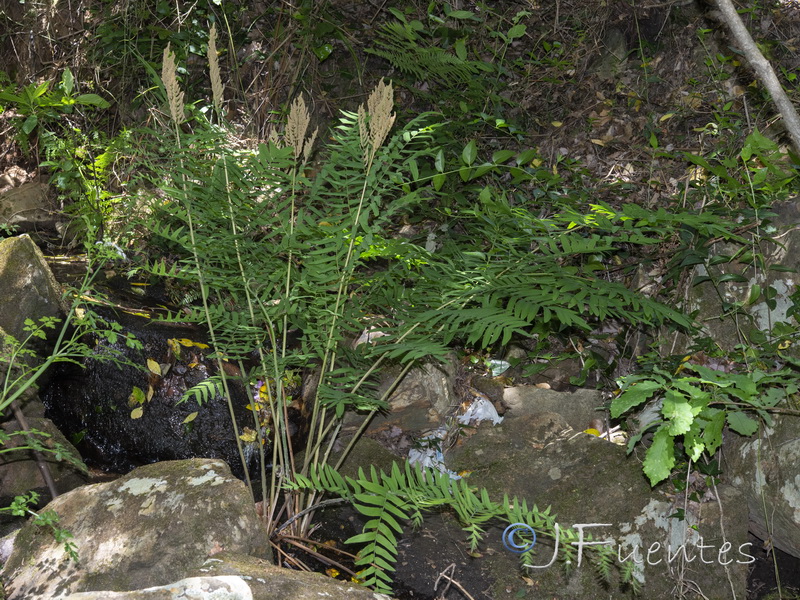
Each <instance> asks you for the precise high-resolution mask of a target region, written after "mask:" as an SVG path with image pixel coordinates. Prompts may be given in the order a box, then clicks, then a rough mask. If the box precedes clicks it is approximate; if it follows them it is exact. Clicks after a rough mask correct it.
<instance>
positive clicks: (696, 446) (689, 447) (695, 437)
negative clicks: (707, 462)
mask: <svg viewBox="0 0 800 600" xmlns="http://www.w3.org/2000/svg"><path fill="white" fill-rule="evenodd" d="M700 434H701V430H700V423H699V422H698V421H694V422H693V423H692V426H691V427H690V428H689V431H687V432H686V434H685V435H684V436H683V450H684V452H686V456H688V457H689V459H690V460H692V461H693V462H696V461H697V460H699V459H700V456H701V455H702V454H703V450H705V443H704V442H703V439H702V438H701V436H700Z"/></svg>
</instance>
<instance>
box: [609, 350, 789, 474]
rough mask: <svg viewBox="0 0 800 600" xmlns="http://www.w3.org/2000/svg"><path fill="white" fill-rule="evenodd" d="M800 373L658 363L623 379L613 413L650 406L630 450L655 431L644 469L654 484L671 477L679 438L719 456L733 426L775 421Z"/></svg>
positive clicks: (749, 431) (695, 455)
mask: <svg viewBox="0 0 800 600" xmlns="http://www.w3.org/2000/svg"><path fill="white" fill-rule="evenodd" d="M799 381H800V377H799V376H798V372H797V370H796V369H795V368H794V367H791V366H787V367H784V368H782V369H779V370H775V371H769V372H766V371H764V370H761V369H758V368H755V369H752V370H750V371H749V372H742V373H737V372H728V371H725V370H717V369H711V368H709V367H706V366H703V365H700V364H693V363H692V362H688V358H687V361H686V362H683V363H681V364H680V366H679V368H678V369H677V370H676V371H675V372H670V371H665V370H663V369H660V368H657V367H655V368H653V370H652V372H649V373H647V374H644V375H632V376H629V377H625V378H623V379H622V382H621V386H620V392H619V395H618V396H617V397H616V398H614V400H613V401H612V403H611V417H612V418H615V419H617V418H620V417H622V416H624V415H626V414H629V413H631V412H632V411H633V410H634V409H637V408H640V407H642V405H647V407H646V409H645V411H643V413H644V417H641V416H640V417H639V419H640V423H639V426H638V430H637V432H636V433H635V435H632V436H631V438H630V441H629V443H628V452H631V451H632V450H633V448H634V447H635V445H636V444H638V443H640V442H641V441H642V440H643V438H644V436H645V435H647V436H648V437H649V436H650V434H652V439H651V441H650V445H649V446H648V448H647V451H646V453H645V459H644V463H643V469H644V473H645V475H647V477H648V479H649V480H650V484H651V485H656V484H657V483H659V482H661V481H664V480H665V479H667V478H668V477H669V476H670V475H671V473H672V470H673V468H674V466H675V463H676V460H675V455H676V450H677V447H676V442H680V445H681V446H682V448H683V453H684V454H685V455H686V457H687V458H688V459H689V460H690V461H692V462H696V461H698V460H699V459H700V457H701V456H703V455H706V456H708V457H713V456H714V455H715V454H716V452H717V450H718V449H719V447H720V445H721V444H722V430H723V428H724V427H725V426H726V425H727V426H728V427H730V429H731V430H733V431H735V432H736V433H738V434H740V435H744V436H750V435H753V434H754V433H755V432H756V431H757V430H758V424H759V420H763V421H765V422H766V423H767V424H770V423H771V417H770V414H769V413H770V410H771V409H774V408H775V407H776V406H778V404H779V403H780V402H781V401H783V400H785V399H786V398H787V397H789V396H791V395H793V394H796V393H797V391H798V382H799Z"/></svg>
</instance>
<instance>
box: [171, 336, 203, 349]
mask: <svg viewBox="0 0 800 600" xmlns="http://www.w3.org/2000/svg"><path fill="white" fill-rule="evenodd" d="M175 341H176V342H178V343H179V344H181V345H182V346H186V347H187V348H188V347H191V346H195V347H197V348H208V344H204V343H202V342H193V341H192V340H190V339H189V338H180V339H179V340H175Z"/></svg>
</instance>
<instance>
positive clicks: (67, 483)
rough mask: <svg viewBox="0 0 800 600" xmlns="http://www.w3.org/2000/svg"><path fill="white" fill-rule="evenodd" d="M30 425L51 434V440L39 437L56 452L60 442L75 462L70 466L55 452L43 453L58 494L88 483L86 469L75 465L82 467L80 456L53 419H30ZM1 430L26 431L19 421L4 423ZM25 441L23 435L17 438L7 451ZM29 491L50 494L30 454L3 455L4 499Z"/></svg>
mask: <svg viewBox="0 0 800 600" xmlns="http://www.w3.org/2000/svg"><path fill="white" fill-rule="evenodd" d="M28 425H29V426H30V427H31V429H35V430H38V431H42V432H44V433H47V434H49V436H50V437H47V438H39V439H41V440H42V441H43V443H44V445H45V446H46V447H48V448H51V449H55V444H56V443H58V444H60V445H61V447H62V448H63V449H64V452H65V453H66V454H67V455H69V456H71V457H72V459H73V463H69V462H67V461H65V460H58V459H57V458H56V455H55V454H53V453H50V452H43V453H42V457H43V459H44V461H45V462H46V463H47V465H48V467H49V469H50V473H51V474H52V475H53V479H54V480H55V483H56V489H57V490H58V492H59V493H62V494H63V493H64V492H67V491H69V490H72V489H75V488H76V487H78V486H80V485H83V484H85V483H86V479H85V477H84V475H83V471H82V469H80V468H79V467H77V466H75V463H77V464H81V465H82V461H81V456H80V454H79V453H78V451H77V450H76V449H75V447H74V446H73V445H72V444H71V443H69V441H68V440H67V439H66V438H65V437H64V436H63V434H62V433H61V432H60V431H59V430H58V429H56V426H55V425H53V423H52V422H51V421H50V419H44V418H31V417H28ZM0 428H2V430H3V432H4V433H6V434H10V433H12V432H15V431H19V430H20V429H22V428H21V427H20V425H19V423H17V421H15V420H12V421H8V422H6V423H3V424H2V425H0ZM24 442H25V440H24V438H23V437H22V436H20V435H17V436H13V437H12V438H11V439H10V440H9V442H8V443H6V444H5V445H4V448H3V449H4V450H11V449H13V448H15V447H17V446H19V445H21V444H24ZM29 490H36V491H37V492H39V493H40V494H45V493H46V490H45V483H44V481H43V480H42V475H41V473H40V472H39V468H38V467H37V466H36V461H35V460H34V459H33V457H32V456H31V455H30V452H29V451H24V452H19V451H17V452H8V453H6V452H4V453H3V454H0V497H2V498H5V499H10V498H13V497H14V496H18V495H21V494H24V493H25V492H28V491H29ZM48 497H49V496H48Z"/></svg>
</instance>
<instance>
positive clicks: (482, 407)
mask: <svg viewBox="0 0 800 600" xmlns="http://www.w3.org/2000/svg"><path fill="white" fill-rule="evenodd" d="M457 420H458V422H459V423H461V424H462V425H469V424H470V422H472V421H474V422H475V423H480V422H481V421H491V422H492V424H493V425H497V424H499V423H502V422H503V417H501V416H500V415H498V414H497V410H496V409H495V407H494V405H493V404H492V403H491V402H489V399H488V398H478V399H477V400H475V402H473V403H472V404H470V406H469V408H468V409H467V410H466V412H465V413H464V414H463V415H461V416H460V417H458V418H457Z"/></svg>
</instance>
